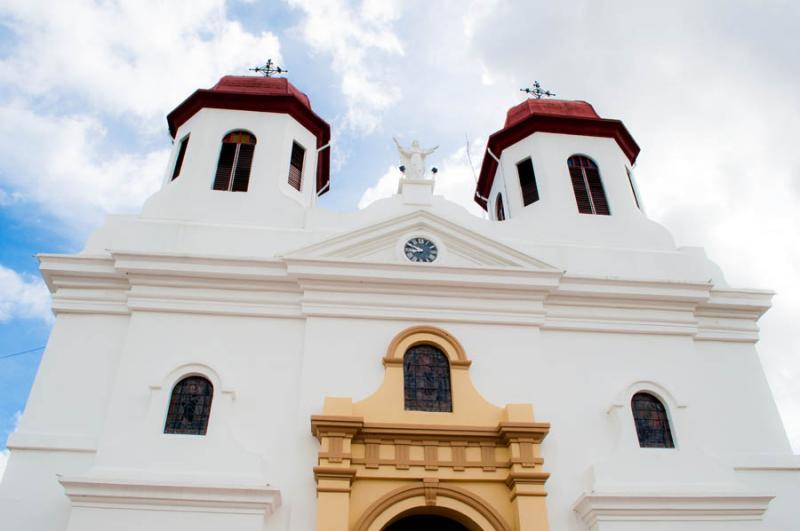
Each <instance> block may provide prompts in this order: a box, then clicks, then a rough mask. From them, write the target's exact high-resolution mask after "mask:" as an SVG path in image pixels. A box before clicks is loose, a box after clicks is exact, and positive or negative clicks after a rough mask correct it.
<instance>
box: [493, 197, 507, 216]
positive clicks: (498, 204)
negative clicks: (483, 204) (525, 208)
mask: <svg viewBox="0 0 800 531" xmlns="http://www.w3.org/2000/svg"><path fill="white" fill-rule="evenodd" d="M494 219H496V220H497V221H505V219H506V209H505V207H504V206H503V194H497V199H495V200H494Z"/></svg>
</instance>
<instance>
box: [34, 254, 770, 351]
mask: <svg viewBox="0 0 800 531" xmlns="http://www.w3.org/2000/svg"><path fill="white" fill-rule="evenodd" d="M320 245H321V244H316V247H314V246H312V247H313V249H315V250H316V251H319V250H320V249H321V248H320V247H319V246H320ZM301 254H302V253H301ZM39 259H40V262H41V269H42V274H43V276H44V277H45V279H46V281H47V284H48V286H49V287H50V290H51V291H52V292H53V311H54V312H55V313H56V314H60V313H85V314H104V315H128V314H130V313H131V312H132V311H148V312H151V311H152V312H169V313H200V314H208V315H239V316H256V317H280V318H293V319H303V318H306V317H308V316H323V317H343V318H357V319H359V318H363V319H405V320H417V321H434V320H435V321H440V322H472V323H486V324H511V325H525V326H541V327H542V328H543V329H546V330H566V331H583V332H606V333H633V334H653V335H679V336H690V337H693V338H695V339H696V340H698V341H727V342H747V343H752V342H756V341H757V340H758V326H757V320H758V319H759V318H760V316H761V315H763V313H764V312H765V311H766V310H767V309H768V308H769V307H770V301H771V298H772V296H773V293H772V292H770V291H759V290H737V289H723V288H715V287H713V286H712V285H711V284H710V283H707V282H671V281H645V280H633V279H620V278H602V277H578V276H572V275H565V274H563V273H562V272H560V271H557V270H555V269H551V268H549V267H548V268H545V269H537V268H534V267H523V268H519V267H487V266H475V267H461V266H458V267H449V266H441V265H435V264H431V265H429V266H422V267H421V266H419V264H405V263H382V264H381V263H370V262H363V261H358V260H344V259H334V258H319V257H317V258H303V257H301V256H300V255H295V256H294V257H291V256H290V257H285V258H276V259H257V258H247V257H245V258H232V257H221V256H206V257H202V256H191V255H178V254H165V253H161V254H157V253H153V254H151V253H136V252H132V251H121V250H120V251H112V252H110V254H108V255H104V256H98V255H73V256H63V255H40V256H39Z"/></svg>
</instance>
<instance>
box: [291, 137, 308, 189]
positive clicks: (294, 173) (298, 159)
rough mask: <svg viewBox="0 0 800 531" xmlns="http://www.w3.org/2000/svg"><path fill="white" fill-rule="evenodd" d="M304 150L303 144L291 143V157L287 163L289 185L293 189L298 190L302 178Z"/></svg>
mask: <svg viewBox="0 0 800 531" xmlns="http://www.w3.org/2000/svg"><path fill="white" fill-rule="evenodd" d="M305 154H306V150H305V149H303V146H301V145H300V144H298V143H297V142H294V143H293V144H292V158H291V162H290V164H289V185H290V186H291V187H292V188H294V189H295V190H298V191H299V190H300V187H301V186H302V179H303V159H304V158H305Z"/></svg>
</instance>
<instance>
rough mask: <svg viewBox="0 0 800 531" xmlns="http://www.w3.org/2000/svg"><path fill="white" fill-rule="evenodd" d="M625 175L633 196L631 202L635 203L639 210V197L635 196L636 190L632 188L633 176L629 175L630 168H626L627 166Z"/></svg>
mask: <svg viewBox="0 0 800 531" xmlns="http://www.w3.org/2000/svg"><path fill="white" fill-rule="evenodd" d="M625 173H627V174H628V184H630V185H631V193H632V194H633V200H634V202H635V203H636V208H638V209H639V210H641V209H642V207H641V205H640V204H639V196H637V195H636V188H635V187H634V186H633V176H632V175H631V170H630V168H628V167H627V166H625Z"/></svg>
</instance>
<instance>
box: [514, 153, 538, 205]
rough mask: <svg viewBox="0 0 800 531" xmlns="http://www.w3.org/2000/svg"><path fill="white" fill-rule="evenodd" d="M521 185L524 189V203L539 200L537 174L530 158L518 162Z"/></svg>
mask: <svg viewBox="0 0 800 531" xmlns="http://www.w3.org/2000/svg"><path fill="white" fill-rule="evenodd" d="M517 175H519V186H520V188H521V189H522V203H523V204H524V205H525V206H528V205H530V204H532V203H535V202H536V201H538V200H539V188H538V187H537V186H536V175H535V174H534V172H533V161H532V160H531V159H530V158H527V159H525V160H523V161H522V162H518V163H517Z"/></svg>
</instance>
